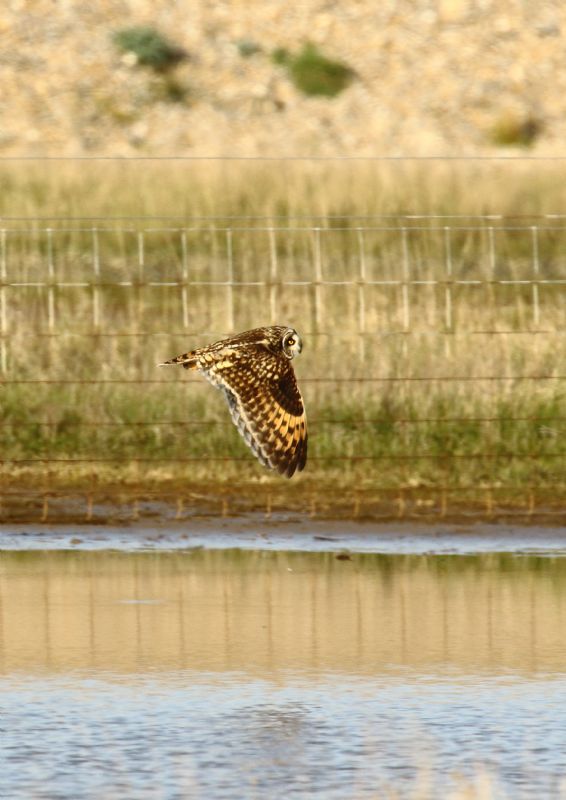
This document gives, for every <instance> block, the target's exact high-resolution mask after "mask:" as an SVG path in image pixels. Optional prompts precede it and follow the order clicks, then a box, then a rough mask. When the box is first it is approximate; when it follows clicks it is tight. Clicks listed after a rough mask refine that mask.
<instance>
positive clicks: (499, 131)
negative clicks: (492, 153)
mask: <svg viewBox="0 0 566 800" xmlns="http://www.w3.org/2000/svg"><path fill="white" fill-rule="evenodd" d="M541 130H542V123H541V122H540V120H538V119H536V118H535V117H534V116H532V115H531V114H529V115H527V116H524V115H518V114H505V115H504V116H501V117H500V118H499V119H498V120H497V121H496V122H495V124H494V125H493V127H492V129H491V140H492V142H493V143H494V144H496V145H499V146H500V147H530V146H531V145H532V144H533V142H534V141H535V139H536V138H537V136H539V134H540V132H541Z"/></svg>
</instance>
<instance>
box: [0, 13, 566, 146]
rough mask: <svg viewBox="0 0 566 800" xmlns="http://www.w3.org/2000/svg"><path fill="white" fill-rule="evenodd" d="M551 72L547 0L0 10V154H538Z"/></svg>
mask: <svg viewBox="0 0 566 800" xmlns="http://www.w3.org/2000/svg"><path fill="white" fill-rule="evenodd" d="M140 27H142V29H145V34H147V29H149V30H150V31H151V32H153V34H155V35H156V36H157V37H158V41H159V42H160V43H161V44H162V45H164V46H165V53H166V54H167V53H169V55H170V58H169V60H167V57H166V59H165V61H163V62H159V60H155V58H154V60H153V61H152V58H153V56H151V57H149V56H148V55H147V53H145V54H144V52H142V51H140V44H139V41H137V42H136V41H133V40H132V38H131V36H132V33H131V32H132V29H134V40H135V30H136V29H139V28H140ZM138 32H139V31H138ZM128 36H130V38H129V39H128ZM309 43H310V45H311V46H310V48H309V47H308V46H307V49H306V50H305V46H306V45H308V44H309ZM150 44H151V42H150ZM154 44H155V41H154ZM142 45H143V42H142ZM146 46H147V41H146ZM167 48H169V50H167ZM309 53H310V56H311V57H310V60H309ZM313 54H314V58H313V57H312V56H313ZM565 66H566V6H564V4H563V3H560V2H551V1H549V0H547V1H544V0H543V2H539V3H525V2H522V0H436V2H432V0H383V1H382V2H379V3H376V2H374V0H348V2H338V1H336V2H333V0H311V1H310V2H308V1H306V0H305V1H303V2H299V3H282V2H280V0H231V2H228V1H226V2H223V1H222V0H215V2H212V3H211V2H208V3H207V2H202V0H192V1H191V2H188V0H178V1H177V2H174V0H167V1H165V2H160V3H156V2H155V0H129V1H128V0H95V2H92V3H79V2H74V0H58V1H57V2H54V0H6V1H5V2H4V3H2V4H1V8H0V80H1V86H2V91H1V93H0V155H5V156H6V155H82V154H120V155H135V154H138V155H154V154H155V155H166V154H186V155H261V156H268V155H273V156H283V155H353V154H355V155H403V154H412V155H417V154H420V155H423V154H443V155H462V154H484V153H485V154H492V153H503V154H507V153H510V154H511V153H514V152H528V153H529V154H531V153H535V154H543V153H544V154H556V153H558V152H560V151H561V150H562V149H563V143H564V141H566V69H565ZM309 70H310V73H309ZM313 70H314V72H313ZM329 74H330V79H333V77H334V78H335V77H336V75H337V74H338V75H342V78H344V80H342V82H341V83H340V80H338V84H332V85H331V86H330V88H329V89H328V86H326V88H327V89H328V91H326V89H323V90H320V87H319V88H317V85H316V80H317V79H321V80H322V82H323V84H324V82H325V81H326V80H327V79H329V78H328V76H329ZM313 81H314V91H313ZM526 148H528V149H526Z"/></svg>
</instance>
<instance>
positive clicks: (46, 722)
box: [0, 551, 566, 800]
mask: <svg viewBox="0 0 566 800" xmlns="http://www.w3.org/2000/svg"><path fill="white" fill-rule="evenodd" d="M565 623H566V559H560V558H545V557H531V556H529V557H525V556H522V557H514V556H496V555H482V556H469V557H468V556H465V557H464V556H434V557H433V556H431V557H426V556H383V555H382V556H377V555H352V557H351V560H338V559H337V558H336V557H335V556H334V555H332V554H313V553H311V554H309V553H276V552H258V551H251V552H247V553H243V552H236V551H233V552H226V551H224V552H222V551H187V552H183V553H179V552H177V553H175V554H170V553H146V554H142V553H138V554H127V553H109V552H104V553H100V552H99V553H93V552H90V553H88V552H83V553H61V552H58V553H57V552H50V553H8V552H5V553H2V554H1V555H0V735H1V737H2V738H1V742H2V746H1V747H0V797H2V798H4V797H9V798H10V800H29V798H40V797H49V798H51V797H57V798H59V799H60V800H76V798H77V797H81V798H83V800H90V799H91V798H92V800H98V799H99V798H101V797H103V798H109V799H110V798H117V797H128V798H130V797H131V798H136V800H137V799H138V798H139V800H146V798H147V800H153V798H179V799H181V798H183V800H184V798H193V797H194V798H200V797H206V798H226V800H232V798H237V799H238V800H242V798H262V799H263V798H265V797H269V798H286V797H288V796H292V797H293V798H305V800H306V799H307V798H308V799H309V800H310V798H312V797H314V796H320V797H324V798H325V800H327V798H328V800H343V799H344V798H353V799H354V800H359V799H360V798H372V799H373V798H375V797H392V796H393V797H396V798H405V797H406V798H414V797H417V796H418V797H419V798H422V799H423V800H424V799H425V798H438V797H448V796H450V797H453V798H464V797H467V798H470V797H477V796H481V797H482V798H483V800H486V798H496V797H497V798H499V797H502V796H506V797H513V798H531V797H534V796H540V797H545V798H555V797H556V798H557V797H560V796H563V795H561V794H560V792H561V786H564V777H565V776H566V756H565V753H566V719H565V717H564V711H563V709H564V708H565V707H566V670H565V663H566V661H565V654H566V624H565ZM482 772H486V773H487V774H489V775H490V776H491V779H492V781H493V782H494V783H493V786H495V787H497V786H499V787H501V789H502V790H504V792H505V794H504V795H503V794H501V793H499V791H498V790H497V789H494V790H493V791H483V792H481V793H480V794H479V795H474V794H472V795H470V794H467V793H465V792H460V793H459V792H458V787H459V786H460V785H461V780H469V781H473V780H475V779H476V778H477V775H478V773H482ZM46 787H47V788H46ZM454 792H456V793H454Z"/></svg>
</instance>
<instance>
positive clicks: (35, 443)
mask: <svg viewBox="0 0 566 800" xmlns="http://www.w3.org/2000/svg"><path fill="white" fill-rule="evenodd" d="M561 170H562V167H557V166H556V165H555V164H548V165H546V166H545V165H544V164H543V165H542V166H541V164H538V163H537V164H534V165H533V164H530V163H529V162H524V163H512V164H511V163H506V162H503V163H500V164H498V163H492V162H488V163H483V162H475V163H474V162H472V163H465V162H457V163H437V162H430V163H428V162H427V163H425V164H423V163H411V162H409V163H405V162H403V163H400V162H391V163H388V162H385V163H383V162H377V163H374V162H344V163H340V164H336V163H327V162H284V163H277V162H274V163H271V162H267V163H262V162H206V161H205V162H181V163H177V162H159V163H154V162H136V163H131V162H128V163H116V162H80V163H78V164H77V163H74V164H66V163H65V162H63V163H59V162H51V163H49V162H48V163H42V164H40V165H38V164H33V163H32V164H21V163H11V164H4V165H3V166H2V182H3V187H4V191H3V193H2V196H1V197H0V212H1V214H2V215H3V222H2V227H3V229H4V232H3V233H2V234H1V240H0V269H1V271H2V286H1V287H0V329H1V330H0V332H1V334H2V339H1V343H0V344H1V350H0V358H1V366H2V369H3V372H4V381H5V382H4V385H3V389H2V396H3V403H2V405H1V408H0V423H1V426H2V427H1V428H0V436H1V437H2V445H3V447H2V451H3V456H2V458H3V459H4V467H3V481H4V485H5V486H6V487H8V486H14V485H15V484H18V485H23V484H28V483H31V484H33V485H41V486H44V487H49V488H56V487H61V486H66V487H69V486H75V487H77V488H81V487H88V486H92V485H93V484H94V485H98V486H103V485H106V484H108V485H110V484H111V485H113V486H116V485H119V486H125V485H128V484H131V485H136V486H146V487H147V486H152V487H154V488H157V489H158V488H159V487H165V486H169V487H174V486H184V487H187V488H189V489H190V488H191V487H193V488H194V487H201V486H205V485H209V484H215V485H216V484H220V485H222V486H224V487H226V486H231V485H233V484H234V482H235V481H236V482H237V483H239V484H240V485H241V484H246V483H249V484H250V485H252V486H256V485H258V482H259V483H260V484H261V485H262V486H264V484H266V485H267V486H268V487H272V488H273V487H279V483H280V481H281V479H279V478H275V477H269V476H268V475H267V473H265V472H264V471H263V470H262V468H261V467H260V466H259V465H257V464H256V462H255V461H254V460H252V459H251V457H248V451H247V449H246V448H245V445H244V444H243V443H242V441H241V440H240V438H239V436H238V434H237V432H236V431H235V429H234V428H233V427H232V426H231V424H230V422H229V419H228V414H227V411H226V409H225V407H224V403H223V400H222V398H221V397H220V396H219V395H217V393H215V392H214V391H213V389H212V388H211V387H210V386H208V384H206V382H205V381H203V380H202V379H195V378H193V377H192V376H187V374H186V373H185V372H184V371H183V370H179V371H173V370H171V371H165V370H162V371H160V370H157V369H156V366H155V365H156V363H157V362H158V361H161V360H163V359H164V358H168V357H170V356H172V355H176V354H177V353H179V352H182V351H183V350H186V349H188V348H190V347H194V346H198V345H201V344H204V343H206V342H208V341H211V340H212V339H213V338H219V337H220V336H222V335H223V334H224V333H228V332H230V331H237V330H243V329H246V328H248V327H254V326H256V325H259V324H266V323H272V322H277V323H279V324H281V323H287V324H290V325H293V326H295V327H296V328H297V329H298V330H299V331H300V332H301V334H302V335H303V338H304V340H305V350H304V353H303V355H302V356H301V357H300V359H298V360H297V361H296V362H295V364H296V371H297V374H298V377H299V381H300V383H301V386H302V389H303V393H304V396H305V400H306V404H307V410H308V415H309V422H310V430H311V444H310V457H311V460H310V462H309V465H308V469H307V472H306V473H304V475H303V476H301V477H300V478H299V480H298V482H297V481H295V480H294V481H293V487H294V488H293V489H289V490H286V491H288V492H289V493H291V492H294V491H296V490H298V491H299V492H300V491H307V488H308V491H309V492H313V491H315V492H317V493H320V494H321V495H323V496H324V495H328V494H329V493H330V494H333V493H334V488H331V487H335V486H336V485H339V486H340V488H341V491H343V492H346V491H348V490H353V489H356V488H360V489H363V490H364V491H366V492H367V493H369V494H371V493H372V492H374V493H375V492H376V491H377V489H378V488H382V489H384V490H387V491H394V490H397V489H399V488H401V489H402V488H407V489H415V488H419V487H423V488H430V489H435V488H439V487H452V488H454V489H455V490H458V491H463V490H466V491H467V490H474V489H477V488H480V489H486V488H490V487H491V488H493V489H501V490H503V489H504V488H507V489H509V491H510V492H516V491H518V492H519V493H521V492H522V493H523V494H524V493H525V492H527V490H529V491H530V490H531V489H536V490H544V491H545V492H547V493H549V494H550V496H552V497H554V498H555V499H556V498H559V497H560V496H563V490H564V488H566V470H565V469H564V463H565V458H566V456H565V455H564V454H565V453H566V448H565V446H564V434H565V431H566V396H565V392H564V380H563V378H564V375H566V368H565V364H566V359H565V356H566V345H565V338H564V331H565V324H564V320H565V311H566V283H565V282H564V281H565V280H566V257H565V256H564V252H565V246H566V229H565V228H564V223H563V221H562V220H561V219H559V218H545V219H540V218H535V217H534V216H530V215H540V214H549V215H550V214H558V213H559V212H560V211H561V210H563V206H562V205H561V204H562V202H563V201H562V186H563V180H562V176H561V175H560V172H561ZM416 214H418V215H422V216H421V217H420V218H415V217H407V216H403V215H416ZM144 215H145V218H143V219H142V218H141V217H143V216H144ZM148 215H149V216H150V217H155V218H152V219H148V218H147V216H148ZM433 215H434V216H433ZM442 215H450V217H449V218H443V217H442ZM478 215H484V216H483V217H482V218H479V217H478ZM485 215H506V218H505V219H502V218H501V217H500V216H497V217H492V218H490V219H487V218H485ZM157 217H159V218H157ZM368 379H369V380H368ZM43 381H47V383H43ZM106 381H115V382H114V383H107V382H106ZM99 382H102V383H99ZM120 382H121V383H120ZM50 459H51V460H52V459H55V460H56V461H52V462H50ZM225 459H227V460H225ZM231 459H234V460H231ZM297 483H298V486H297ZM270 490H271V488H270ZM254 491H255V489H254Z"/></svg>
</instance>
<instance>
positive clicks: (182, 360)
mask: <svg viewBox="0 0 566 800" xmlns="http://www.w3.org/2000/svg"><path fill="white" fill-rule="evenodd" d="M177 364H181V365H182V366H183V367H184V368H185V369H196V368H197V360H196V358H195V356H194V353H183V354H182V355H180V356H175V358H171V359H169V361H163V362H162V363H161V364H158V365H157V366H158V367H169V366H175V365H177Z"/></svg>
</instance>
